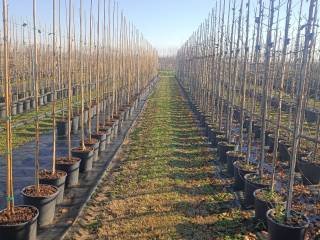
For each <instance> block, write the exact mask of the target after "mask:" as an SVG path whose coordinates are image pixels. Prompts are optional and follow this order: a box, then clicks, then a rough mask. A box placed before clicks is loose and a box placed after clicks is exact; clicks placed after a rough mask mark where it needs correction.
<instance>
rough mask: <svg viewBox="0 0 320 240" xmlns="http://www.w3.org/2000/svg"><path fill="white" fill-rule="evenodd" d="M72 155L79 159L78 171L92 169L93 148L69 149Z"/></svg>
mask: <svg viewBox="0 0 320 240" xmlns="http://www.w3.org/2000/svg"><path fill="white" fill-rule="evenodd" d="M71 153H72V156H73V157H77V158H80V159H81V162H80V169H79V170H80V172H87V171H90V170H91V169H92V163H93V155H94V150H93V148H91V147H87V148H86V149H85V150H82V149H81V148H73V149H72V150H71Z"/></svg>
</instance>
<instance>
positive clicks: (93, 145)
mask: <svg viewBox="0 0 320 240" xmlns="http://www.w3.org/2000/svg"><path fill="white" fill-rule="evenodd" d="M85 146H86V147H89V148H93V159H92V160H93V161H94V162H95V161H98V160H99V146H100V142H99V140H98V139H96V138H92V139H91V143H89V142H88V141H86V142H85Z"/></svg>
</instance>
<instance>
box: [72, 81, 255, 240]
mask: <svg viewBox="0 0 320 240" xmlns="http://www.w3.org/2000/svg"><path fill="white" fill-rule="evenodd" d="M120 155H121V156H120V157H119V161H118V165H117V166H116V167H114V168H113V169H112V170H111V172H110V173H109V174H106V176H105V177H104V179H103V181H102V183H101V184H100V186H99V187H98V189H97V191H96V192H95V194H94V196H93V197H92V199H91V200H90V202H89V204H88V206H87V207H86V208H85V210H84V211H83V214H82V216H81V217H80V219H79V220H78V221H77V222H76V223H75V225H74V226H73V228H72V229H71V231H70V233H69V236H67V239H77V240H83V239H96V240H98V239H256V238H255V237H254V235H253V234H251V233H250V231H254V229H255V223H254V221H253V220H252V213H251V212H245V211H241V210H239V209H238V208H237V207H236V204H235V198H234V195H233V193H232V192H231V191H230V190H229V186H230V184H231V182H230V179H221V178H220V177H219V176H218V174H217V169H216V167H215V165H214V164H213V161H212V160H213V159H214V158H215V153H214V152H213V150H212V149H210V148H209V147H208V145H207V143H206V139H205V138H204V137H203V136H202V135H201V132H200V129H199V128H198V126H197V123H196V121H195V120H194V117H193V116H192V114H191V112H190V110H189V108H188V106H187V103H186V102H185V100H184V98H183V97H182V96H181V93H180V91H179V87H178V85H177V82H176V81H175V80H174V79H173V78H172V77H162V79H161V81H160V83H159V84H158V86H157V89H156V90H155V93H154V94H153V95H152V96H151V97H150V99H149V101H148V103H147V107H146V109H145V111H144V112H143V113H142V115H141V117H140V119H139V120H138V123H137V126H136V128H135V130H134V131H133V132H132V133H131V135H130V138H129V140H128V141H127V142H126V143H125V145H124V146H123V148H122V153H121V154H120Z"/></svg>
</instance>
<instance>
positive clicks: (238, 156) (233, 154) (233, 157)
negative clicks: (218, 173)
mask: <svg viewBox="0 0 320 240" xmlns="http://www.w3.org/2000/svg"><path fill="white" fill-rule="evenodd" d="M226 155H227V172H228V173H229V174H230V175H231V176H233V175H234V167H233V163H234V162H235V161H238V160H240V161H244V160H245V156H244V154H242V153H241V152H237V151H228V152H227V154H226Z"/></svg>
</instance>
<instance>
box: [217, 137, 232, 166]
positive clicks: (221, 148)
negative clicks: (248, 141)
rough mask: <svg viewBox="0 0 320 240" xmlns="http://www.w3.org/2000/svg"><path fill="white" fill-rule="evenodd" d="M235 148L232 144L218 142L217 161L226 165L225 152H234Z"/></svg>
mask: <svg viewBox="0 0 320 240" xmlns="http://www.w3.org/2000/svg"><path fill="white" fill-rule="evenodd" d="M235 148H236V146H235V145H234V144H232V143H228V142H225V141H223V142H219V143H218V156H219V161H220V162H221V163H226V162H227V152H229V151H234V150H235Z"/></svg>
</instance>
